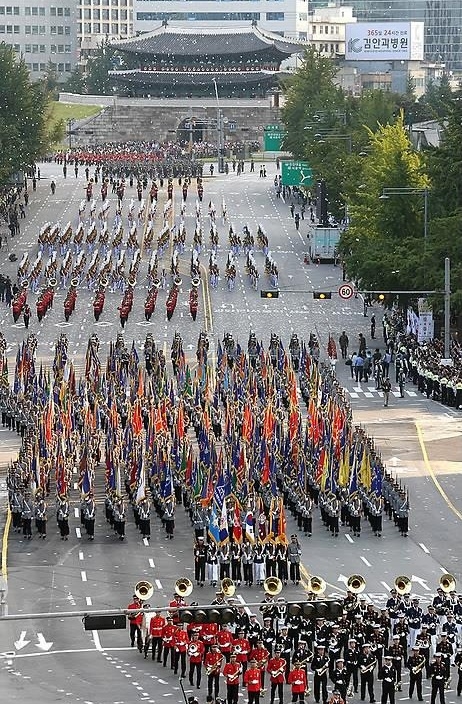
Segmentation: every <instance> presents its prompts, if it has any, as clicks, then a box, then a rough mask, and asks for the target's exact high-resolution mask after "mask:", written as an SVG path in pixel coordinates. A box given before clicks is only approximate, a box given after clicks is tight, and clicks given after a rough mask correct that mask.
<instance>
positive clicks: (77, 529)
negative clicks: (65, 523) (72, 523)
mask: <svg viewBox="0 0 462 704" xmlns="http://www.w3.org/2000/svg"><path fill="white" fill-rule="evenodd" d="M75 534H76V536H77V537H78V538H81V537H82V533H81V531H80V528H78V527H77V528H76V529H75Z"/></svg>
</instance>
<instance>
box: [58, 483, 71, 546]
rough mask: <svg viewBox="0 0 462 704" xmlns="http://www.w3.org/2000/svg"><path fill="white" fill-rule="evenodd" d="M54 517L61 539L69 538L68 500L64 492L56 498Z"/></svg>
mask: <svg viewBox="0 0 462 704" xmlns="http://www.w3.org/2000/svg"><path fill="white" fill-rule="evenodd" d="M56 519H57V521H58V528H59V532H60V535H61V540H68V539H69V501H68V498H67V496H66V495H65V494H62V495H61V496H60V497H59V499H58V508H57V511H56Z"/></svg>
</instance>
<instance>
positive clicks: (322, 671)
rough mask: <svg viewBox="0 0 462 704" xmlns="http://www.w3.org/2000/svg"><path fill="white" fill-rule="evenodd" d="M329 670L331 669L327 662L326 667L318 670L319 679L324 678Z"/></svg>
mask: <svg viewBox="0 0 462 704" xmlns="http://www.w3.org/2000/svg"><path fill="white" fill-rule="evenodd" d="M328 669H329V661H327V662H326V664H325V665H323V666H322V667H319V668H318V669H317V670H316V674H317V676H318V677H323V675H325V674H326V672H327V670H328Z"/></svg>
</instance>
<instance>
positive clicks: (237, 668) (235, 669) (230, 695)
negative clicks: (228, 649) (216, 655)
mask: <svg viewBox="0 0 462 704" xmlns="http://www.w3.org/2000/svg"><path fill="white" fill-rule="evenodd" d="M241 673H242V665H241V664H240V663H239V662H238V661H237V655H236V653H231V656H230V660H229V662H228V663H226V665H225V666H224V668H223V677H224V678H225V682H226V701H227V704H238V701H239V678H240V675H241Z"/></svg>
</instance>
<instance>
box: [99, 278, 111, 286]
mask: <svg viewBox="0 0 462 704" xmlns="http://www.w3.org/2000/svg"><path fill="white" fill-rule="evenodd" d="M108 284H109V281H108V280H107V279H102V280H101V281H100V282H99V285H100V286H101V288H107V287H108Z"/></svg>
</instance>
